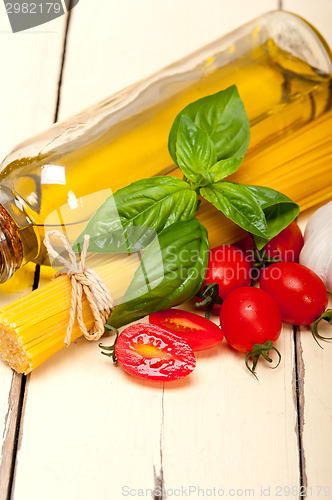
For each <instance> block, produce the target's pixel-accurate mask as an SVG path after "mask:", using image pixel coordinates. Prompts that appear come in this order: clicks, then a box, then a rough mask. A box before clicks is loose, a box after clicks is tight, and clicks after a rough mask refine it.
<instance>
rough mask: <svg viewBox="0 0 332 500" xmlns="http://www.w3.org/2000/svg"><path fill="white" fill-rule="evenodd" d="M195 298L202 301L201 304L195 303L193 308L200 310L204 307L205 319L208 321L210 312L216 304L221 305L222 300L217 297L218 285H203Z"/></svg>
mask: <svg viewBox="0 0 332 500" xmlns="http://www.w3.org/2000/svg"><path fill="white" fill-rule="evenodd" d="M197 297H200V298H202V299H203V301H202V302H196V303H195V307H198V308H201V307H205V306H206V310H205V317H206V318H207V319H210V316H211V311H212V309H213V308H214V306H215V305H216V304H222V300H221V298H220V297H219V285H218V283H215V282H213V283H209V284H208V285H205V287H204V288H203V290H202V291H201V292H199V293H198V294H197Z"/></svg>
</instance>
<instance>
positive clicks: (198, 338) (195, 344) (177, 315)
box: [149, 309, 224, 351]
mask: <svg viewBox="0 0 332 500" xmlns="http://www.w3.org/2000/svg"><path fill="white" fill-rule="evenodd" d="M149 321H150V323H152V324H154V325H157V326H160V327H161V328H163V329H164V330H167V331H169V332H171V333H174V334H175V335H177V336H179V337H181V338H182V339H183V340H185V341H186V342H187V343H188V344H189V345H190V347H191V348H192V350H193V351H202V350H203V349H209V348H210V347H213V346H215V345H217V344H219V343H220V342H221V341H222V340H223V338H224V336H223V334H222V332H221V329H220V328H219V327H218V326H217V325H216V324H215V323H212V321H210V320H208V319H206V318H202V316H199V315H198V314H194V313H191V312H187V311H182V310H181V309H167V310H166V311H162V312H156V313H152V314H150V316H149Z"/></svg>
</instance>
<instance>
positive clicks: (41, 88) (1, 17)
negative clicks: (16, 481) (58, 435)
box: [0, 5, 65, 498]
mask: <svg viewBox="0 0 332 500" xmlns="http://www.w3.org/2000/svg"><path fill="white" fill-rule="evenodd" d="M45 26H47V27H45ZM45 26H44V27H38V28H34V29H31V30H29V32H24V33H23V32H22V33H17V34H15V35H14V34H13V33H12V32H11V29H10V24H9V21H8V18H7V15H6V13H5V10H4V6H3V5H2V6H1V8H0V60H1V68H2V76H1V84H0V89H1V92H0V109H1V119H0V157H1V160H2V159H3V158H4V157H5V155H6V154H8V153H9V151H10V149H12V148H13V147H14V146H15V145H16V144H17V143H18V142H19V141H22V140H24V139H27V138H29V137H30V136H31V135H33V134H35V133H38V132H40V131H41V130H43V129H44V128H45V127H48V126H49V125H50V124H51V123H52V122H53V118H54V114H55V105H56V100H57V88H58V78H59V72H60V63H61V57H62V48H63V47H62V46H63V37H64V28H65V19H64V18H59V19H57V20H54V21H52V22H51V23H49V24H47V25H45ZM34 268H35V266H34V265H29V266H27V267H25V268H24V269H22V270H21V271H19V272H18V273H17V274H16V275H15V277H14V278H13V279H12V280H11V281H10V282H8V283H6V284H3V285H0V304H1V305H3V304H6V303H8V302H10V301H12V300H15V299H16V298H18V297H20V296H22V295H23V294H25V293H27V291H28V290H31V289H32V284H33V280H34ZM20 387H21V377H20V376H18V375H17V374H13V372H12V370H11V369H10V368H9V367H8V366H7V365H6V364H4V363H2V362H1V363H0V453H1V455H0V457H1V459H0V462H1V467H0V498H5V497H4V496H3V495H5V489H6V488H7V485H8V480H9V475H8V474H9V472H10V469H9V468H10V465H11V459H12V451H13V438H14V434H15V427H16V417H17V409H18V400H19V395H20Z"/></svg>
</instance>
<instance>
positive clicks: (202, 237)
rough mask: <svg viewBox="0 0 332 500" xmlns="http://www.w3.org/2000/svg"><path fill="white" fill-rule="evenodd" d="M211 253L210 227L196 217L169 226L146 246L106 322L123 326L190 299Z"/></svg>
mask: <svg viewBox="0 0 332 500" xmlns="http://www.w3.org/2000/svg"><path fill="white" fill-rule="evenodd" d="M208 257H209V243H208V238H207V231H206V229H205V227H204V226H203V225H202V224H200V223H199V222H198V220H197V219H195V218H193V219H191V220H189V221H183V222H177V223H175V224H172V225H171V226H168V227H167V228H166V229H164V231H162V232H161V233H160V235H159V237H158V238H155V239H154V240H153V241H152V242H151V243H150V245H149V246H148V247H147V249H146V250H145V252H144V254H143V258H142V261H141V264H140V266H139V267H138V269H137V271H136V272H135V274H134V277H133V279H132V281H131V283H130V285H129V287H128V289H127V291H126V293H125V295H124V297H123V299H122V301H121V303H120V304H119V305H117V306H116V307H115V309H114V311H113V312H112V313H111V315H110V317H109V319H108V322H107V324H108V325H110V326H112V327H115V328H120V327H121V326H123V325H126V324H127V323H130V322H132V321H135V320H137V319H140V318H142V317H143V316H146V315H147V314H151V313H152V312H156V311H163V310H164V309H167V308H169V307H173V306H176V305H178V304H182V303H183V302H185V301H186V300H188V299H190V298H191V297H193V296H194V295H195V293H196V292H198V290H199V289H200V288H201V286H202V284H203V281H204V278H205V272H206V267H207V263H208Z"/></svg>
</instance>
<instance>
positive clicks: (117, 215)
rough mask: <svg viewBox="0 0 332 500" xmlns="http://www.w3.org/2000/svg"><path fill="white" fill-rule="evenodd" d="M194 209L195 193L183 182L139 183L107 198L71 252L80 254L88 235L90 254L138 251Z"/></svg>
mask: <svg viewBox="0 0 332 500" xmlns="http://www.w3.org/2000/svg"><path fill="white" fill-rule="evenodd" d="M196 208H197V193H196V192H195V191H193V190H192V189H191V188H190V186H189V184H188V183H187V182H184V181H183V180H181V179H177V178H176V177H170V176H160V177H152V178H151V179H142V180H139V181H137V182H134V183H133V184H130V185H129V186H127V187H124V188H122V189H119V190H118V191H116V192H115V193H114V194H113V195H112V196H110V197H108V198H107V199H106V201H105V202H104V203H103V204H102V205H101V206H100V207H99V208H98V210H97V211H96V213H95V214H94V215H93V217H92V218H91V219H90V221H89V222H88V224H87V226H86V228H85V230H84V231H83V233H82V234H81V235H80V236H79V237H78V238H77V240H76V241H75V243H74V245H73V248H74V250H75V251H80V249H81V248H82V244H83V240H84V235H85V234H89V235H90V244H89V251H91V252H100V253H103V252H104V253H117V252H134V251H139V250H142V249H143V248H145V247H146V246H147V245H148V244H149V243H150V242H151V241H152V239H153V238H154V237H155V235H156V233H157V234H159V233H160V232H161V231H162V230H163V229H164V228H165V227H167V226H169V225H171V224H173V223H174V222H178V221H183V220H188V219H191V218H192V217H193V216H194V214H195V211H196Z"/></svg>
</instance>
